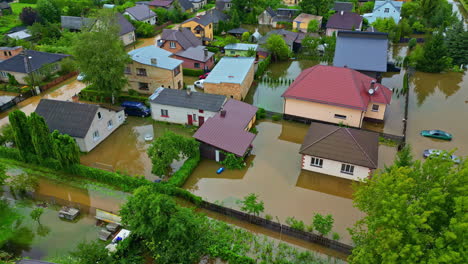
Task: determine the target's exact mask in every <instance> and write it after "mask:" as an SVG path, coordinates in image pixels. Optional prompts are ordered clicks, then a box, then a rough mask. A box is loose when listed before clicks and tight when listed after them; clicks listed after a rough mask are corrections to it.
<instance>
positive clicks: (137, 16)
mask: <svg viewBox="0 0 468 264" xmlns="http://www.w3.org/2000/svg"><path fill="white" fill-rule="evenodd" d="M124 15H127V16H129V17H130V18H131V19H132V20H136V21H140V22H143V23H148V24H150V25H155V24H156V13H154V12H153V10H151V9H150V8H149V7H148V6H147V5H136V6H134V7H129V8H127V9H125V12H124Z"/></svg>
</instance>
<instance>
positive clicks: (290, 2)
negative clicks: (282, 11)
mask: <svg viewBox="0 0 468 264" xmlns="http://www.w3.org/2000/svg"><path fill="white" fill-rule="evenodd" d="M301 1H302V0H283V3H284V4H285V5H297V4H299V3H300V2H301Z"/></svg>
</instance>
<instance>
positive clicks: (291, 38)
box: [258, 29, 320, 52]
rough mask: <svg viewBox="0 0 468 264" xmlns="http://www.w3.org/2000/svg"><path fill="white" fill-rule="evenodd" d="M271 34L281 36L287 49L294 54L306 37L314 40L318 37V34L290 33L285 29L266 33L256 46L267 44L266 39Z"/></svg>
mask: <svg viewBox="0 0 468 264" xmlns="http://www.w3.org/2000/svg"><path fill="white" fill-rule="evenodd" d="M273 34H276V35H280V36H282V37H283V39H284V41H285V42H286V44H287V45H288V47H289V48H290V49H291V50H292V51H294V52H297V51H298V50H300V49H301V47H302V40H303V39H304V38H305V37H306V36H311V37H314V38H319V37H320V36H319V34H317V33H303V32H292V31H289V30H285V29H276V30H272V31H270V32H268V33H267V34H266V35H265V36H263V37H262V38H260V39H259V40H258V44H260V45H264V44H265V43H266V42H267V40H268V38H269V37H270V36H271V35H273Z"/></svg>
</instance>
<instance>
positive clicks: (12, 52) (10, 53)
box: [0, 46, 23, 62]
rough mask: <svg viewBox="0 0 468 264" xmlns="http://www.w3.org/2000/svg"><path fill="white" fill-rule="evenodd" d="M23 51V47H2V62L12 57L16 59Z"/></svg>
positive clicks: (0, 55) (0, 52)
mask: <svg viewBox="0 0 468 264" xmlns="http://www.w3.org/2000/svg"><path fill="white" fill-rule="evenodd" d="M22 51H23V47H22V46H16V47H0V62H2V61H4V60H6V59H9V58H11V57H14V56H16V55H18V54H20V53H21V52H22Z"/></svg>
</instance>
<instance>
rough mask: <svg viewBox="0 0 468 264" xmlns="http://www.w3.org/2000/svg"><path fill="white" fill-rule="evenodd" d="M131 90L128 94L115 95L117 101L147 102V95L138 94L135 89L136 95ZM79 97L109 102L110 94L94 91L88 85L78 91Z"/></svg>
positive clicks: (91, 100)
mask: <svg viewBox="0 0 468 264" xmlns="http://www.w3.org/2000/svg"><path fill="white" fill-rule="evenodd" d="M131 91H133V90H129V91H128V93H129V94H121V95H119V96H118V97H117V101H118V102H123V101H135V102H141V103H145V104H148V97H147V96H141V95H139V94H138V92H136V91H135V93H136V95H132V94H134V92H131ZM79 95H80V98H81V99H82V100H85V101H90V102H107V103H110V102H111V98H110V96H107V95H105V93H103V92H101V91H96V90H92V89H90V88H89V87H88V88H85V89H83V90H81V92H80V94H79Z"/></svg>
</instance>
